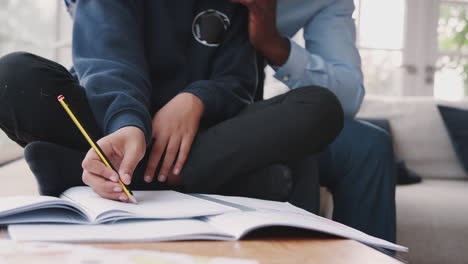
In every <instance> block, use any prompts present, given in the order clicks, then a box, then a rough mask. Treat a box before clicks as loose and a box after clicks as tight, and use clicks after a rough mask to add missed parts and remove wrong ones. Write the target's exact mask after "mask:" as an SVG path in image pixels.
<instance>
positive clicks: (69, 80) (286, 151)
mask: <svg viewBox="0 0 468 264" xmlns="http://www.w3.org/2000/svg"><path fill="white" fill-rule="evenodd" d="M60 94H63V95H65V97H66V98H67V102H68V104H69V105H70V106H71V108H72V109H73V110H74V112H76V113H75V114H76V115H77V116H78V118H79V119H80V120H81V122H82V123H84V124H85V126H86V129H87V130H88V131H89V132H90V133H91V134H92V135H93V137H94V138H95V139H96V140H97V139H99V138H100V137H102V136H103V135H102V133H101V132H100V131H99V129H98V128H97V126H96V122H95V121H94V117H93V114H92V112H91V110H90V107H89V105H88V101H87V99H86V93H85V89H84V88H83V87H82V86H80V84H79V81H78V80H76V79H75V78H74V77H73V76H72V75H71V74H70V73H69V72H68V71H67V70H66V69H65V68H64V67H62V66H61V65H59V64H57V63H55V62H53V61H50V60H47V59H44V58H41V57H38V56H35V55H32V54H29V53H12V54H9V55H7V56H5V57H3V58H1V59H0V127H1V128H2V129H3V131H4V132H5V133H6V134H7V135H8V136H9V137H10V138H11V139H12V140H14V141H16V142H17V143H18V144H19V145H21V146H23V147H24V146H26V145H27V144H28V143H30V142H33V141H47V142H52V143H56V144H59V145H63V146H66V147H69V148H72V149H76V150H80V151H82V152H83V153H85V152H86V151H87V150H88V149H89V145H88V143H87V142H86V141H85V140H84V138H83V136H82V135H81V134H80V132H79V131H78V129H77V128H76V127H75V125H74V124H73V123H72V121H71V120H70V119H69V117H68V116H67V114H66V113H65V112H64V110H63V109H62V108H61V106H60V104H59V103H58V102H57V99H56V97H57V96H58V95H60ZM151 114H154V113H151ZM342 126H343V111H342V108H341V105H340V103H339V101H338V100H337V98H336V97H335V96H334V95H333V93H331V92H330V91H329V90H327V89H324V88H320V87H305V88H301V89H295V90H293V91H290V92H288V93H286V94H283V95H280V96H277V97H274V98H272V99H269V100H265V101H260V102H257V103H254V104H251V105H249V106H247V107H245V108H244V109H243V110H242V111H241V112H240V113H239V114H238V115H237V116H235V117H234V118H231V119H228V120H225V121H223V122H221V123H219V124H216V125H214V126H212V127H210V128H207V129H203V130H201V131H200V132H199V133H198V135H197V136H196V138H195V141H194V142H193V145H192V149H191V152H190V154H189V157H188V159H187V162H186V164H185V166H184V168H183V170H182V172H181V176H182V178H183V180H184V188H185V189H186V190H187V191H189V192H201V193H214V192H217V191H218V190H220V189H222V188H223V187H224V186H226V185H227V184H229V182H230V181H231V180H233V179H235V178H236V177H242V175H249V174H250V173H252V172H254V171H256V170H259V169H262V168H265V167H266V166H268V165H271V164H277V163H286V164H287V163H290V162H294V163H297V162H298V161H300V160H301V159H303V158H305V157H310V156H313V155H314V154H317V153H319V152H321V151H323V150H324V149H325V147H326V146H327V145H328V144H329V143H331V142H332V141H333V140H334V139H335V137H336V136H337V135H338V134H339V132H340V131H341V129H342ZM80 163H81V161H79V162H77V166H79V164H80ZM145 165H146V164H144V161H142V162H141V164H140V166H139V168H138V169H137V172H136V173H135V175H134V179H135V182H134V185H135V186H133V187H132V188H134V189H148V188H157V186H153V185H148V184H146V183H144V181H143V179H142V178H143V172H144V167H145ZM139 174H140V175H139ZM315 176H316V175H315ZM67 177H68V179H63V180H64V181H67V182H70V184H72V185H81V184H82V183H81V175H67ZM155 184H157V183H155ZM149 186H150V187H149ZM298 187H299V189H303V188H305V187H306V186H298ZM317 188H318V186H317ZM311 191H314V190H311Z"/></svg>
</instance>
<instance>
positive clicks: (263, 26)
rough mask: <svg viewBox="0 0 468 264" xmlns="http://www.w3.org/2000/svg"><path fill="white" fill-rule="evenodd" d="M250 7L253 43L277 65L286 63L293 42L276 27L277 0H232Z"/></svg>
mask: <svg viewBox="0 0 468 264" xmlns="http://www.w3.org/2000/svg"><path fill="white" fill-rule="evenodd" d="M231 1H232V2H235V3H240V4H242V5H244V6H246V7H247V8H248V9H249V33H250V42H251V43H252V45H253V46H254V47H255V48H256V49H257V50H258V51H260V52H261V53H262V55H263V56H265V57H266V58H267V59H268V61H269V62H270V63H271V64H272V65H275V66H282V65H284V64H285V63H286V61H287V60H288V58H289V54H290V52H291V43H289V40H288V39H287V38H285V37H283V36H282V35H281V34H280V32H279V31H278V28H277V27H276V8H277V0H231Z"/></svg>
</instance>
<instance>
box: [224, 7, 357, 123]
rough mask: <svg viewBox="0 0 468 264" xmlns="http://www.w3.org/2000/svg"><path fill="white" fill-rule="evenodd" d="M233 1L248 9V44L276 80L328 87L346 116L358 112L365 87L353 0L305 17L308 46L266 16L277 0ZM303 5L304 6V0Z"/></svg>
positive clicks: (269, 16)
mask: <svg viewBox="0 0 468 264" xmlns="http://www.w3.org/2000/svg"><path fill="white" fill-rule="evenodd" d="M233 1H235V2H241V3H243V4H245V5H246V6H248V7H249V10H250V30H251V33H250V34H251V36H250V37H251V39H253V41H252V43H253V44H254V45H255V47H256V48H257V49H258V50H259V51H260V52H262V54H263V55H264V56H265V57H266V58H267V59H268V61H269V62H270V64H271V65H272V66H273V68H274V69H275V70H276V74H275V77H276V78H277V79H278V80H280V81H282V82H283V83H285V84H286V85H287V86H288V87H290V88H291V89H293V88H298V87H303V86H309V85H317V86H322V87H325V88H328V89H330V90H331V91H332V92H333V93H334V94H335V95H336V96H337V97H338V99H339V100H340V102H341V104H342V106H343V109H344V112H345V115H346V116H347V117H354V116H355V115H356V113H357V112H358V110H359V107H360V105H361V102H362V99H363V97H364V93H365V91H364V86H363V77H362V71H361V59H360V56H359V53H358V50H357V48H356V45H355V26H354V21H353V19H352V14H353V11H354V4H353V1H351V0H336V1H334V2H332V4H330V5H329V6H328V7H326V8H324V9H323V10H322V11H321V12H320V13H319V14H318V15H317V16H315V17H314V18H313V19H311V20H309V21H308V23H307V24H306V25H305V26H304V37H305V40H306V48H302V47H300V46H299V45H298V44H296V43H295V42H294V41H292V40H289V39H287V38H285V37H284V36H282V35H281V34H280V33H279V32H278V30H277V28H276V26H275V25H276V18H275V17H273V18H272V16H271V15H267V14H271V13H273V14H275V11H276V4H277V3H276V2H277V1H276V0H233ZM303 3H305V4H304V7H303V8H304V9H307V5H308V3H307V1H303ZM311 4H313V3H312V2H311ZM279 12H281V10H280V11H279ZM272 27H273V29H272ZM257 32H258V33H257ZM260 32H263V33H262V34H260ZM265 32H266V33H267V34H265Z"/></svg>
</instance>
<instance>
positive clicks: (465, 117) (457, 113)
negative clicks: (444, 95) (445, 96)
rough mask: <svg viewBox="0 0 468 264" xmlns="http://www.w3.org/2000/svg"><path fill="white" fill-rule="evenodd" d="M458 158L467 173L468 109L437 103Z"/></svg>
mask: <svg viewBox="0 0 468 264" xmlns="http://www.w3.org/2000/svg"><path fill="white" fill-rule="evenodd" d="M438 107H439V111H440V114H441V115H442V119H443V120H444V123H445V126H446V128H447V130H448V133H449V135H450V139H451V141H452V144H453V147H454V148H455V152H456V153H457V156H458V159H459V160H460V162H461V164H462V165H463V167H464V168H465V171H466V172H467V173H468V110H463V109H459V108H455V107H448V106H442V105H439V106H438Z"/></svg>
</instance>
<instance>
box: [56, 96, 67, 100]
mask: <svg viewBox="0 0 468 264" xmlns="http://www.w3.org/2000/svg"><path fill="white" fill-rule="evenodd" d="M63 99H65V96H63V95H59V96H58V97H57V100H59V101H62V100H63Z"/></svg>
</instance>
